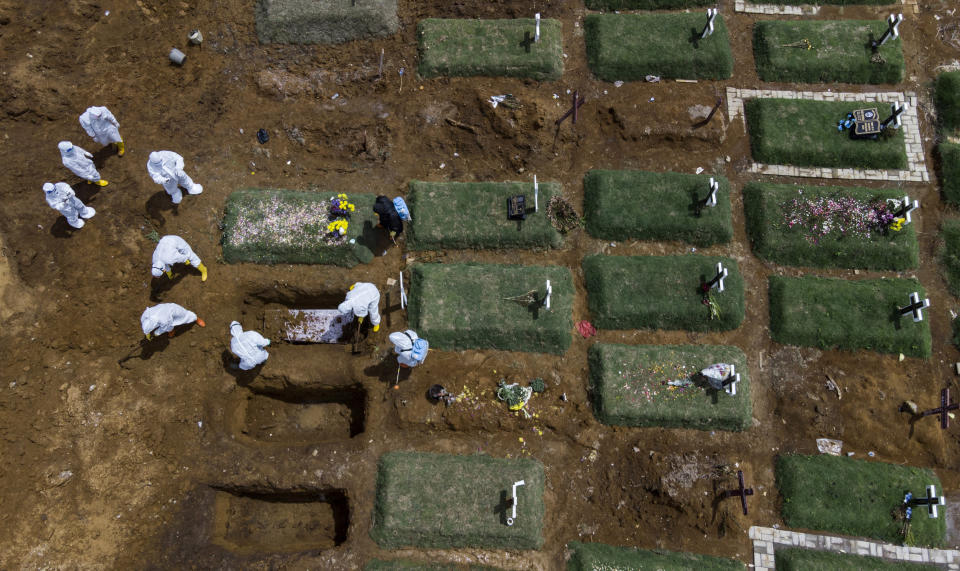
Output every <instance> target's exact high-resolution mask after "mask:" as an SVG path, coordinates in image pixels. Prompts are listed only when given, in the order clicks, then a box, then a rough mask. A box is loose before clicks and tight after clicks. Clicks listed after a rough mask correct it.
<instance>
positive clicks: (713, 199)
mask: <svg viewBox="0 0 960 571" xmlns="http://www.w3.org/2000/svg"><path fill="white" fill-rule="evenodd" d="M718 190H720V183H719V182H717V181H715V180H713V177H710V193H709V194H707V197H706V198H704V199H703V200H701V201H700V204H701V205H703V206H709V207H710V208H713V207H714V206H716V205H717V191H718Z"/></svg>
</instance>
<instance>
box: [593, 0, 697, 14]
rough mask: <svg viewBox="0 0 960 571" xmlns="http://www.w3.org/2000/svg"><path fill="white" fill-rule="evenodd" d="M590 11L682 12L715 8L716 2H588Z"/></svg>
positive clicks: (671, 0)
mask: <svg viewBox="0 0 960 571" xmlns="http://www.w3.org/2000/svg"><path fill="white" fill-rule="evenodd" d="M584 3H585V4H586V5H587V9H588V10H602V11H605V12H613V11H615V10H682V9H684V8H699V7H701V6H703V7H706V6H714V5H716V1H715V0H586V1H585V2H584Z"/></svg>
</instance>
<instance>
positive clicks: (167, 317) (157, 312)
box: [140, 303, 207, 341]
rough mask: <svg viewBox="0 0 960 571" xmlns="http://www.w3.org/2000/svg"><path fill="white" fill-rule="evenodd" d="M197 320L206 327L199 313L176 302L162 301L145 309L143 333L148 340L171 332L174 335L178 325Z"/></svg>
mask: <svg viewBox="0 0 960 571" xmlns="http://www.w3.org/2000/svg"><path fill="white" fill-rule="evenodd" d="M194 321H196V322H197V325H199V326H200V327H206V326H207V324H206V323H204V322H203V320H202V319H200V318H199V317H197V314H196V313H194V312H192V311H188V310H186V309H184V308H183V307H181V306H179V305H177V304H175V303H161V304H158V305H154V306H153V307H148V308H146V309H145V310H143V314H142V315H141V316H140V327H142V328H143V334H144V335H146V336H147V340H148V341H149V340H150V339H153V336H154V335H161V334H163V333H169V334H170V337H173V328H174V327H177V326H178V325H186V324H187V323H193V322H194Z"/></svg>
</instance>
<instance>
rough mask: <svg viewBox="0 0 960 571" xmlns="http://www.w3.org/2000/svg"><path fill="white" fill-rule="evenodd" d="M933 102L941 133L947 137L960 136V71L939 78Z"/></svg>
mask: <svg viewBox="0 0 960 571" xmlns="http://www.w3.org/2000/svg"><path fill="white" fill-rule="evenodd" d="M933 101H934V104H935V105H936V107H937V120H938V121H939V123H940V131H941V132H942V133H943V134H944V135H946V136H951V137H956V136H960V71H945V72H943V73H941V74H940V75H938V76H937V79H936V80H935V82H934V89H933Z"/></svg>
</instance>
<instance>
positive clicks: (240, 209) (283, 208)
mask: <svg viewBox="0 0 960 571" xmlns="http://www.w3.org/2000/svg"><path fill="white" fill-rule="evenodd" d="M337 200H339V199H338V198H337V193H335V192H322V191H321V192H303V191H296V190H259V189H247V190H238V191H236V192H233V193H231V194H230V196H229V197H228V198H227V206H226V210H225V214H224V218H223V237H222V239H221V244H222V246H223V259H224V261H226V262H227V263H230V264H234V263H238V262H255V263H258V264H333V265H338V266H346V267H348V268H349V267H353V266H355V265H357V264H359V263H367V262H369V261H370V260H372V259H373V251H372V250H371V247H373V245H374V243H375V242H376V240H377V232H376V231H375V226H376V224H377V221H376V214H374V212H373V203H374V200H376V196H374V195H372V194H352V195H350V196H349V197H347V198H346V199H345V200H347V201H348V202H347V204H348V205H352V206H353V208H352V209H351V208H347V209H345V210H346V212H348V213H349V215H347V214H346V213H344V214H343V215H342V216H337V215H336V212H339V210H337V205H336V204H334V202H335V201H337ZM332 207H333V210H332V209H331V208H332ZM344 219H345V220H347V225H346V229H345V232H344V233H342V234H341V233H340V232H339V227H338V228H334V227H332V226H331V225H332V224H334V223H335V222H337V221H338V220H344Z"/></svg>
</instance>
